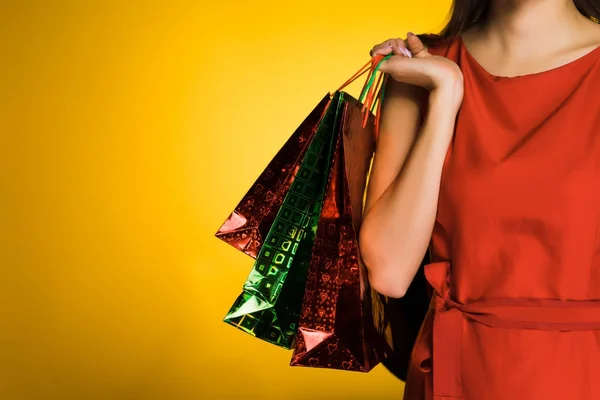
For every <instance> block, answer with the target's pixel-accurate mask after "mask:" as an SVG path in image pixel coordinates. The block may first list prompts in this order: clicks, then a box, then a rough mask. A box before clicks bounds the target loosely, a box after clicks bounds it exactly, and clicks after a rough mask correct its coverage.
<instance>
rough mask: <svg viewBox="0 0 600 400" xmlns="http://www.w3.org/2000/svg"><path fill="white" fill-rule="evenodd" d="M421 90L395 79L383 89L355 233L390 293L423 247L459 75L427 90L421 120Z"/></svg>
mask: <svg viewBox="0 0 600 400" xmlns="http://www.w3.org/2000/svg"><path fill="white" fill-rule="evenodd" d="M422 90H423V89H421V88H420V87H416V86H411V85H407V84H404V83H398V82H395V83H394V84H393V85H391V86H390V88H389V91H387V92H386V93H387V98H386V101H385V102H384V104H383V105H382V116H381V118H382V120H381V133H380V137H379V140H378V143H377V149H376V153H375V159H374V163H373V169H372V173H371V177H370V180H369V188H368V191H367V199H366V205H365V214H364V220H363V223H362V227H361V231H360V237H359V244H360V250H361V254H362V258H363V260H364V262H365V264H366V266H367V268H368V271H369V280H370V283H371V286H372V287H373V288H374V289H375V290H376V291H378V292H379V293H381V294H383V295H386V296H389V297H402V296H403V295H404V294H405V293H406V290H407V288H408V286H409V285H410V283H411V282H412V280H413V278H414V276H415V274H416V272H417V270H418V268H419V266H420V264H421V261H422V260H423V256H424V254H425V252H426V251H427V247H428V245H429V241H430V239H431V233H432V230H433V224H434V221H435V216H436V213H437V202H438V196H439V188H440V178H441V173H442V167H443V163H444V159H445V156H446V152H447V149H448V145H449V143H450V140H451V138H452V133H453V131H454V125H455V120H456V114H457V112H458V105H457V101H456V99H457V97H460V98H462V81H460V82H454V83H451V84H450V85H446V86H444V87H439V88H435V89H433V90H432V91H431V92H430V93H429V100H428V101H429V104H428V112H427V115H426V116H425V120H424V122H423V124H422V126H418V121H419V108H418V104H419V96H420V95H422ZM457 93H460V96H457Z"/></svg>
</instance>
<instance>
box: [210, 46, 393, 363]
mask: <svg viewBox="0 0 600 400" xmlns="http://www.w3.org/2000/svg"><path fill="white" fill-rule="evenodd" d="M381 60H382V58H374V59H373V60H371V61H370V63H369V64H367V65H366V66H365V67H363V69H361V70H360V71H359V72H358V73H357V74H355V75H354V76H353V77H352V78H350V80H348V82H346V84H348V83H350V82H352V81H353V80H355V79H357V78H358V77H359V76H361V75H362V74H364V73H366V72H370V74H369V78H368V79H367V82H366V83H365V86H364V87H363V91H362V94H361V99H360V100H361V101H357V100H355V99H353V98H352V97H351V96H350V95H348V94H347V93H345V92H341V88H340V90H338V91H336V92H335V93H334V94H333V95H330V96H327V97H326V98H325V99H324V100H323V101H322V102H321V103H320V105H319V106H317V108H315V110H314V111H313V113H312V114H311V115H313V117H309V118H307V120H306V121H305V123H304V124H303V125H305V127H304V128H303V127H302V126H301V128H299V131H300V132H301V133H298V132H299V131H298V130H297V131H296V133H295V135H296V134H298V135H300V136H301V135H302V132H305V134H304V137H305V138H306V139H305V142H306V143H305V145H304V147H302V146H296V148H297V149H299V148H300V147H302V149H303V150H298V151H300V154H298V155H295V158H293V157H292V158H293V161H292V163H291V164H286V165H288V166H294V167H293V171H292V173H291V175H289V176H288V177H287V178H285V179H287V180H286V181H285V182H286V183H283V184H282V183H281V182H282V181H281V179H279V180H277V179H275V180H273V179H272V176H271V173H270V172H268V171H269V170H273V168H275V167H273V168H271V164H273V163H274V162H272V163H271V164H270V167H269V168H267V170H266V171H265V172H264V173H263V175H261V178H260V179H259V181H260V180H261V179H262V182H265V179H267V178H268V179H272V180H271V183H272V185H271V186H266V185H264V184H260V185H259V184H255V185H254V186H253V189H251V190H250V192H248V194H247V195H246V197H245V200H242V202H240V205H238V207H237V208H236V211H234V213H232V216H231V217H230V218H229V219H228V220H227V222H226V223H225V224H224V226H223V227H222V228H221V229H220V230H219V233H217V236H220V237H221V238H222V239H223V238H225V237H227V238H228V240H230V241H229V242H230V243H232V244H233V245H234V246H236V247H237V248H238V249H240V250H242V251H245V252H246V253H247V254H249V255H252V256H254V257H255V258H256V261H255V263H254V266H253V269H252V271H251V272H250V275H249V276H248V279H247V281H246V283H245V284H244V288H243V292H242V293H241V294H240V295H239V296H238V298H237V299H236V301H235V302H234V304H233V306H232V307H231V309H230V311H229V312H228V313H227V316H226V317H225V322H227V323H229V324H231V325H233V326H235V327H237V328H239V329H241V330H243V331H245V332H247V333H249V334H251V335H254V336H256V337H257V338H260V339H263V340H265V341H268V342H270V343H273V344H275V345H278V346H281V347H285V348H291V347H292V346H294V339H295V338H300V340H301V341H302V340H304V341H303V342H302V343H305V340H306V335H304V336H300V335H297V329H298V321H299V319H300V310H301V307H302V302H303V300H304V302H305V303H306V302H307V301H308V300H307V293H308V290H310V289H308V290H307V291H306V292H305V284H306V280H307V278H308V277H312V276H315V274H317V273H318V269H319V268H327V265H326V264H323V263H322V262H321V261H319V260H323V262H325V261H326V260H325V258H324V257H323V256H322V254H321V253H323V251H328V249H324V248H322V246H321V245H319V244H318V243H315V236H318V237H319V238H320V239H324V236H323V235H324V233H323V232H324V231H323V229H325V230H326V231H327V230H329V229H331V228H330V227H329V226H330V225H327V226H325V225H323V224H327V220H328V218H334V220H335V224H336V227H337V228H335V229H337V230H338V231H336V232H337V237H338V241H337V242H336V244H335V246H334V247H335V249H336V252H337V255H336V256H335V257H334V262H335V263H336V264H337V263H338V262H339V263H341V264H344V267H343V268H340V269H339V274H338V275H336V276H334V277H333V278H334V281H335V282H336V283H337V282H341V281H340V279H346V281H344V282H346V284H344V285H342V286H344V287H347V288H350V286H352V287H353V288H355V287H358V288H359V289H360V290H359V292H358V293H357V295H356V296H354V297H352V299H351V298H350V297H348V296H345V295H344V296H340V299H341V300H342V301H340V302H337V303H335V305H334V306H335V307H339V309H340V310H342V309H343V310H346V309H347V310H348V311H349V312H348V313H345V311H344V312H342V311H340V312H338V315H339V317H338V318H337V319H336V320H337V321H342V319H343V318H344V316H345V317H346V318H350V319H352V318H354V319H356V317H357V316H358V318H359V319H360V323H359V330H356V332H354V333H352V334H350V335H349V336H348V338H350V339H352V340H354V341H355V342H356V339H357V338H358V336H356V335H363V336H364V335H367V336H365V338H366V339H368V340H370V339H373V340H375V339H376V338H377V340H378V341H377V345H376V346H371V345H370V344H368V345H367V344H365V342H364V338H363V339H360V340H361V346H363V347H364V346H367V347H369V348H373V349H377V351H376V355H375V356H376V357H380V356H381V355H382V354H383V353H385V352H386V351H387V347H388V346H387V342H386V341H385V340H379V339H380V338H381V333H382V332H379V333H377V332H376V330H377V329H383V328H382V327H384V326H385V322H384V321H383V320H381V318H382V316H381V311H382V309H383V307H384V304H385V302H384V301H382V298H381V297H380V296H379V295H375V294H372V293H371V292H370V289H368V286H367V288H365V284H366V272H365V271H364V266H362V264H360V259H359V258H358V256H357V253H356V251H357V246H356V238H355V232H356V231H357V226H356V224H357V223H359V221H360V208H362V195H363V192H364V188H365V180H366V174H367V171H368V167H369V163H370V159H371V156H372V153H373V143H374V129H375V130H376V128H377V126H378V119H377V118H373V114H372V113H371V112H370V110H374V109H375V108H376V107H377V106H379V105H380V104H381V102H380V101H378V99H380V95H383V90H382V88H383V81H382V79H381V78H382V75H381V74H380V75H379V80H378V81H377V83H376V84H375V83H374V82H375V77H376V72H377V68H378V66H379V63H380V62H381ZM346 84H344V85H343V86H342V88H343V87H344V86H345V85H346ZM328 97H329V98H330V100H327V98H328ZM363 99H364V104H363ZM325 103H326V104H325ZM323 104H325V105H324V106H323ZM321 107H323V111H322V116H321V118H320V119H319V120H318V122H316V123H315V122H314V119H313V118H316V116H317V115H319V113H320V112H321V110H322V108H321ZM307 121H309V122H307ZM309 130H310V132H312V133H307V132H309ZM348 138H352V139H353V140H349V139H348ZM288 143H290V141H288ZM288 143H286V146H287V145H288ZM282 151H283V150H282ZM282 151H280V153H279V154H278V155H277V157H279V156H280V154H282ZM345 153H348V154H350V155H351V157H350V159H352V160H354V159H356V160H357V162H354V161H352V162H349V163H346V166H349V168H347V174H348V175H346V174H342V175H340V178H338V179H337V180H336V179H334V177H335V176H338V175H339V173H340V171H341V170H340V168H344V162H345V161H344V154H345ZM356 154H358V155H359V156H358V158H357V157H355V155H356ZM334 156H335V158H334ZM277 157H276V158H277ZM339 157H342V158H339ZM298 160H300V161H298ZM332 160H335V166H334V167H333V168H332ZM281 162H283V161H278V163H281ZM278 165H279V164H278ZM277 168H280V167H277ZM286 168H289V167H286ZM286 171H288V172H289V170H287V169H286ZM263 178H264V179H263ZM346 178H350V179H351V180H352V181H354V179H355V178H356V182H357V185H354V184H351V185H350V187H349V188H348V186H347V185H348V181H347V179H346ZM336 182H338V183H343V184H344V185H346V186H343V188H345V189H342V191H340V188H339V187H338V186H335V185H336ZM331 185H334V186H335V187H334V186H331ZM286 187H287V189H286ZM257 188H258V189H260V190H258V192H257ZM274 188H275V189H274ZM344 190H345V191H344ZM348 190H350V193H351V194H352V196H351V199H352V206H350V197H349V196H350V194H349V193H346V192H348ZM263 191H264V193H269V191H270V192H271V193H277V195H276V196H275V195H271V196H269V197H266V196H263V197H261V196H262V194H261V193H262V192H263ZM359 192H360V195H359ZM325 193H326V194H325ZM340 195H342V197H339V196H340ZM324 196H325V197H326V198H327V200H326V201H324ZM332 196H333V197H332ZM336 196H337V197H336ZM344 196H345V197H344ZM274 197H278V198H281V200H280V201H279V200H274ZM334 197H335V198H334ZM332 202H334V203H336V202H339V204H337V207H344V204H346V207H345V208H339V209H338V210H337V211H336V212H338V214H335V215H330V214H328V213H330V212H331V210H330V208H331V207H330V205H329V204H331V203H332ZM323 207H327V210H325V209H323ZM267 209H268V210H269V211H268V212H267V211H265V210H267ZM322 210H323V212H322ZM242 213H246V214H245V215H246V216H250V215H251V214H252V213H254V220H253V222H252V223H251V224H248V221H250V219H251V218H248V217H246V216H244V218H241V217H240V216H241V215H242ZM273 214H274V215H273ZM268 215H273V216H272V217H269V216H268ZM261 218H262V219H261ZM259 220H260V221H262V224H263V227H262V228H260V229H259V228H258V226H259V225H261V222H257V221H259ZM236 226H237V227H238V228H235V227H236ZM323 226H325V227H323ZM244 227H246V228H249V231H252V232H251V233H250V232H249V231H244V229H246V228H244ZM317 227H318V229H319V232H320V233H317ZM261 229H262V231H265V230H266V232H265V233H263V232H262V231H261ZM335 229H334V230H335ZM336 232H331V234H333V235H334V236H335V235H336ZM244 233H246V236H245V237H243V234H244ZM227 235H228V236H227ZM236 235H237V236H236ZM313 245H314V247H313ZM250 249H251V250H252V251H249V250H250ZM314 251H316V252H317V255H316V257H315V255H314V254H313V252H314ZM255 253H256V254H255ZM309 265H310V269H311V271H312V272H311V273H310V274H309V271H308V270H309ZM346 266H349V268H350V269H347V268H346ZM321 272H323V271H321ZM323 276H325V275H323ZM322 279H324V278H322ZM332 282H333V281H332ZM325 283H327V282H325ZM348 285H350V286H348ZM311 287H312V286H311ZM339 289H340V288H339V287H337V289H335V290H338V292H339ZM327 290H329V289H327ZM352 290H354V289H352ZM342 292H343V290H342ZM342 292H339V293H337V294H334V293H333V292H332V291H329V293H331V294H332V299H333V297H335V296H338V295H339V294H340V293H342ZM353 295H354V292H352V294H351V296H353ZM305 309H306V308H305ZM314 312H315V313H317V314H318V316H319V317H322V316H321V315H320V313H321V311H320V310H317V309H316V308H315V309H314ZM355 313H358V314H355ZM317 314H315V315H317ZM372 315H377V317H376V321H377V322H376V323H373V322H371V323H366V322H365V321H367V320H368V319H369V318H370V317H369V318H368V316H372ZM305 331H306V330H305ZM348 332H349V331H348ZM334 333H335V334H336V335H337V334H339V332H338V331H335V332H333V331H332V335H333V334H334ZM330 336H331V335H330ZM336 337H337V336H335V335H333V338H336ZM344 337H345V336H344ZM333 338H332V340H333ZM373 343H374V342H373ZM355 344H356V343H354V342H353V343H351V346H350V347H349V348H350V349H351V350H352V351H354V350H355V349H356V346H355ZM298 346H299V345H296V353H297V354H295V356H294V357H295V360H296V361H294V365H301V364H302V362H303V361H302V360H303V358H302V357H301V356H300V354H299V352H300V351H301V349H302V348H301V347H298ZM365 348H366V347H365ZM329 349H332V347H331V346H329ZM339 349H340V351H342V350H343V349H342V346H339ZM369 351H370V350H369ZM371 352H372V351H371ZM332 354H333V353H332ZM340 354H341V353H340ZM374 354H375V353H374ZM375 356H372V355H371V354H369V355H365V357H367V358H366V359H365V360H364V361H361V362H362V364H364V365H363V366H362V367H359V362H358V361H357V362H355V364H353V366H352V367H351V368H347V369H352V368H363V369H364V368H367V369H370V367H369V366H370V365H373V363H374V362H375V361H373V360H374V359H373V357H375ZM357 357H359V358H360V359H361V360H362V359H363V358H365V357H362V358H361V356H360V355H357ZM312 358H313V357H309V358H308V359H312ZM344 361H345V360H344ZM308 362H309V363H310V362H311V361H308ZM341 362H342V361H340V363H341ZM334 364H335V363H329V364H328V365H327V366H329V367H332V368H335V365H334ZM362 364H361V365H362ZM344 365H346V364H344ZM365 366H366V367H365ZM342 367H344V366H342Z"/></svg>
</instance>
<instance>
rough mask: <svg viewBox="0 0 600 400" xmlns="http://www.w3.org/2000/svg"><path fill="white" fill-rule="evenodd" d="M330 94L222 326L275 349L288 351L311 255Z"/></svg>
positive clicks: (329, 131) (327, 148)
mask: <svg viewBox="0 0 600 400" xmlns="http://www.w3.org/2000/svg"><path fill="white" fill-rule="evenodd" d="M339 100H340V95H339V94H336V96H334V98H333V99H332V101H331V102H330V104H329V107H328V108H327V111H326V112H325V115H324V117H323V119H322V120H321V121H320V123H319V125H318V127H317V131H316V134H315V135H314V137H313V139H312V140H311V142H310V144H309V146H308V150H307V151H306V153H305V155H304V157H303V159H302V161H301V162H300V164H299V168H298V172H297V174H296V177H295V179H294V180H293V181H292V182H291V185H290V188H289V190H288V191H287V193H286V195H285V198H284V199H283V202H282V204H281V207H280V208H279V210H278V213H277V215H276V217H275V219H274V221H273V224H272V227H271V229H270V230H269V232H268V233H267V235H266V239H265V242H264V244H263V245H262V246H261V247H260V250H259V253H258V256H257V258H256V261H255V263H254V267H253V269H252V271H251V272H250V275H249V276H248V279H247V280H246V283H245V284H244V288H243V292H242V293H241V294H240V295H239V296H238V298H237V299H236V301H235V302H234V304H233V306H232V307H231V309H230V310H229V312H228V313H227V316H226V317H225V322H227V323H229V324H231V325H233V326H235V327H237V328H239V329H241V330H243V331H245V332H247V333H249V334H251V335H253V336H256V337H257V338H259V339H263V340H265V341H267V342H270V343H273V344H275V345H278V346H281V347H284V348H288V349H289V348H291V346H292V343H293V339H294V336H295V334H296V328H297V324H298V318H299V312H300V307H301V302H302V298H303V292H304V284H305V281H306V276H307V269H308V264H309V262H310V258H311V250H312V245H313V242H314V238H315V234H316V225H317V221H318V218H319V215H320V211H321V206H322V199H323V194H324V191H325V183H326V180H327V176H328V171H329V169H330V160H331V153H332V140H333V138H334V137H335V135H334V134H333V131H334V130H336V129H338V127H337V124H338V123H339V122H338V121H339V120H340V117H339V115H338V113H339V112H340V111H341V108H340V107H339V104H340V102H339Z"/></svg>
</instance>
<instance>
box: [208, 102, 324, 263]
mask: <svg viewBox="0 0 600 400" xmlns="http://www.w3.org/2000/svg"><path fill="white" fill-rule="evenodd" d="M330 100H331V99H330V96H329V95H327V96H325V97H324V98H323V100H321V101H320V102H319V104H318V105H317V106H316V107H315V109H314V110H313V111H312V112H311V113H310V114H309V115H308V117H306V119H305V120H304V121H303V122H302V124H301V125H300V126H299V127H298V128H297V129H296V131H295V132H294V133H293V134H292V136H291V137H290V138H289V139H288V140H287V142H286V143H285V144H284V145H283V147H282V148H281V149H280V150H279V152H278V153H277V154H276V155H275V157H274V158H273V159H272V160H271V162H270V163H269V165H268V166H267V167H266V168H265V170H264V171H263V172H262V174H261V175H260V176H259V178H258V179H257V180H256V181H255V182H254V184H253V185H252V187H251V188H250V190H248V192H247V193H246V195H245V196H244V197H243V198H242V200H241V201H240V202H239V204H238V205H237V206H236V207H235V210H234V211H233V212H232V213H231V214H230V215H229V217H228V218H227V220H226V221H225V222H224V223H223V225H222V226H221V228H220V229H219V230H218V231H217V233H216V234H215V236H216V237H218V238H219V239H221V240H223V241H224V242H226V243H229V244H230V245H232V246H233V247H235V248H236V249H238V250H240V251H242V252H244V253H246V254H247V255H249V256H250V257H252V258H256V256H257V255H258V252H259V250H260V248H261V246H262V244H263V242H264V240H265V238H266V236H267V233H268V232H269V229H270V228H271V226H272V225H273V220H274V219H275V216H276V215H277V212H278V211H279V208H280V206H281V203H282V202H283V199H284V197H285V194H286V193H287V191H288V190H289V188H290V185H291V183H292V181H293V180H294V177H295V174H296V172H297V170H298V168H299V165H300V162H301V161H302V159H303V157H304V155H305V154H306V151H307V149H308V145H309V144H310V142H311V140H312V138H313V137H314V135H315V133H316V130H317V128H318V127H319V124H320V122H321V119H322V117H323V115H324V113H325V111H326V110H327V107H328V105H329V102H330Z"/></svg>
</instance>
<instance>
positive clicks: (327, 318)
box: [291, 93, 392, 372]
mask: <svg viewBox="0 0 600 400" xmlns="http://www.w3.org/2000/svg"><path fill="white" fill-rule="evenodd" d="M343 95H344V98H345V109H344V116H343V120H342V125H341V129H340V133H339V136H338V138H337V141H336V151H335V154H334V158H333V162H332V168H331V172H330V176H329V181H328V184H327V189H326V193H325V199H324V202H323V209H322V212H321V217H320V220H319V224H318V227H317V236H316V239H315V244H314V247H313V252H312V259H311V263H310V266H309V271H308V278H307V283H306V288H305V295H304V301H303V306H302V311H301V314H300V323H299V327H298V333H297V335H296V345H295V349H294V354H293V356H292V361H291V365H294V366H310V367H324V368H339V369H345V370H353V371H361V372H367V371H369V370H371V369H372V368H373V367H374V366H375V365H377V364H378V363H379V362H380V361H382V360H383V359H384V358H385V357H387V356H388V355H390V354H391V352H392V339H391V333H392V332H391V326H390V324H389V318H388V314H387V310H386V309H387V302H388V300H387V298H385V297H384V296H381V295H379V294H378V293H376V292H374V291H373V290H372V289H371V288H370V286H369V283H368V278H367V271H366V269H365V266H364V264H363V263H362V261H361V258H360V252H359V248H358V244H357V233H358V231H359V229H360V222H361V215H362V205H363V195H364V191H365V186H366V180H367V175H368V172H369V168H370V163H371V159H372V156H373V151H374V147H375V135H374V131H373V124H371V123H367V124H365V123H364V114H363V113H362V109H363V105H362V104H361V103H360V102H359V101H357V100H355V99H353V98H352V97H351V96H349V95H347V94H346V93H344V94H343ZM370 118H372V117H370Z"/></svg>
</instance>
